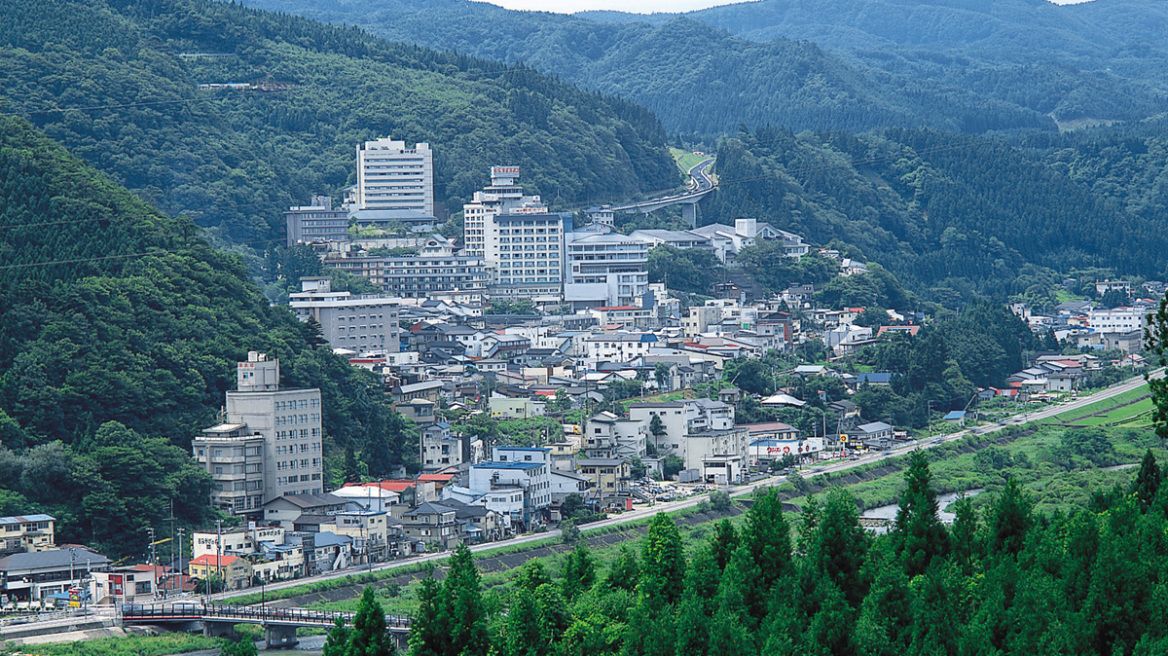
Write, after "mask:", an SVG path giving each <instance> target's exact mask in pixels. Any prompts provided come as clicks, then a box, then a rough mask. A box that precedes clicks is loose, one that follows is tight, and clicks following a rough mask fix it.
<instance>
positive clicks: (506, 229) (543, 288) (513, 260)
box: [462, 166, 572, 303]
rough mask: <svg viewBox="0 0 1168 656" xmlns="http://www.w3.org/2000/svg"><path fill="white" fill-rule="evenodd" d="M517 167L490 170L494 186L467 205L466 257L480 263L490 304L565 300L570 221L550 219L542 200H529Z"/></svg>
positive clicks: (564, 217) (554, 216)
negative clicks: (566, 242)
mask: <svg viewBox="0 0 1168 656" xmlns="http://www.w3.org/2000/svg"><path fill="white" fill-rule="evenodd" d="M518 178H519V167H517V166H496V167H492V168H491V186H489V187H487V188H486V189H483V190H482V191H477V192H475V195H474V199H473V200H472V201H471V202H470V203H467V204H465V205H463V207H462V209H463V222H464V228H463V230H464V232H463V242H464V244H465V249H464V251H463V254H464V255H467V256H471V257H481V258H482V259H483V262H484V263H485V264H486V266H487V268H488V271H489V274H488V276H489V281H490V285H489V287H488V295H489V296H490V297H491V298H492V299H500V300H507V299H521V298H526V299H531V300H534V301H536V302H537V303H558V302H559V301H560V300H561V299H562V298H563V282H564V238H565V234H566V233H568V232H571V230H572V215H571V214H560V213H551V212H548V210H547V205H545V204H544V203H543V202H542V201H541V200H540V198H539V196H525V195H524V194H523V188H522V187H520V186H519V185H518V183H517V180H518Z"/></svg>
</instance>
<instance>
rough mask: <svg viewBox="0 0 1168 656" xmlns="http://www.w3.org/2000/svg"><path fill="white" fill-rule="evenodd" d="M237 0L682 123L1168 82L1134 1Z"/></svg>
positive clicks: (1149, 13)
mask: <svg viewBox="0 0 1168 656" xmlns="http://www.w3.org/2000/svg"><path fill="white" fill-rule="evenodd" d="M1119 3H1120V0H1116V2H1110V3H1108V2H1104V3H1099V2H1098V1H1097V2H1094V3H1086V4H1091V5H1095V4H1104V5H1109V6H1113V5H1116V4H1119ZM246 4H249V5H251V6H255V7H261V8H264V9H270V10H276V11H287V12H291V13H295V14H298V15H302V16H309V17H312V18H316V19H318V20H323V21H326V22H333V23H339V24H357V25H360V26H362V27H364V28H366V29H368V30H370V31H372V32H374V33H377V34H381V35H384V36H386V37H388V38H390V39H394V40H400V41H405V42H409V43H417V44H420V45H425V46H429V47H435V48H440V49H448V50H454V51H457V52H462V53H466V54H470V55H475V56H479V57H485V58H489V59H493V60H496V61H504V62H513V63H523V64H527V65H530V66H533V67H535V68H538V69H540V70H543V71H547V72H550V73H553V74H555V75H557V76H558V77H560V78H562V79H565V80H568V81H570V82H573V83H575V84H578V85H580V86H582V87H584V88H587V89H595V90H598V91H601V92H603V93H611V94H616V95H619V96H621V97H624V98H628V99H630V100H633V101H635V102H638V103H640V104H643V105H645V106H646V107H649V108H650V109H652V110H653V111H655V112H657V114H658V115H659V116H660V117H661V120H662V122H663V123H664V124H665V126H666V128H667V129H668V130H670V132H679V133H681V134H685V135H702V136H705V137H709V136H717V135H721V134H726V133H729V132H732V131H733V130H734V129H736V128H737V127H738V125H739V123H745V124H746V125H747V126H749V127H751V128H754V127H758V126H762V125H768V124H769V125H777V126H783V127H788V128H791V129H794V130H796V131H798V130H805V129H811V130H815V129H823V130H847V131H864V130H868V129H873V128H881V127H892V126H899V127H933V128H937V129H943V130H951V131H963V132H974V133H984V132H991V131H993V132H1002V131H1016V130H1035V129H1038V130H1051V129H1053V128H1054V126H1055V122H1056V121H1057V122H1059V123H1060V124H1064V125H1065V124H1073V122H1074V121H1083V120H1131V119H1140V118H1144V117H1147V116H1150V115H1154V114H1156V113H1158V112H1160V111H1162V107H1163V101H1164V99H1165V98H1166V97H1168V93H1166V91H1168V84H1166V83H1168V80H1165V79H1163V78H1159V77H1157V76H1158V75H1159V72H1160V71H1161V70H1162V69H1163V64H1164V62H1165V61H1168V57H1166V53H1168V50H1165V48H1164V46H1163V45H1162V44H1160V43H1159V42H1160V41H1162V39H1161V38H1160V36H1161V35H1162V34H1163V33H1164V30H1165V29H1168V27H1164V25H1165V24H1166V21H1165V16H1166V13H1165V11H1164V10H1163V8H1162V7H1161V6H1159V5H1158V4H1157V3H1154V2H1148V1H1142V2H1141V1H1139V0H1133V1H1132V2H1129V3H1126V4H1124V5H1123V7H1122V10H1119V11H1106V10H1098V11H1095V12H1094V13H1092V14H1091V16H1090V17H1087V16H1086V15H1085V13H1084V12H1078V14H1076V12H1077V11H1078V10H1073V9H1070V8H1060V7H1055V6H1053V5H1049V4H1048V3H1045V2H1032V1H1030V0H1009V1H1006V2H992V3H973V2H970V3H953V2H930V1H928V0H912V1H908V2H898V1H895V0H884V1H881V2H853V1H851V0H837V1H832V2H823V3H820V2H789V1H787V0H773V1H772V0H767V1H763V2H746V3H740V4H735V5H730V6H726V7H717V8H714V9H710V10H706V11H698V12H691V13H688V14H681V15H678V14H654V15H652V16H646V15H641V14H628V15H618V14H613V13H607V14H591V13H585V14H581V15H577V16H563V15H558V14H552V13H544V12H519V11H507V10H504V9H501V8H499V7H496V6H493V5H491V4H489V3H485V2H462V1H459V0H425V1H418V0H375V1H373V2H367V1H358V0H246ZM1117 9H1119V8H1118V7H1117ZM1136 16H1144V17H1147V18H1148V21H1147V23H1146V24H1134V23H1137V22H1138V21H1136V20H1134V18H1135V17H1136ZM1157 28H1159V29H1158V30H1157Z"/></svg>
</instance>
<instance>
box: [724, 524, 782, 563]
mask: <svg viewBox="0 0 1168 656" xmlns="http://www.w3.org/2000/svg"><path fill="white" fill-rule="evenodd" d="M788 546H789V545H788ZM710 549H711V550H712V551H713V556H714V561H715V562H717V564H718V569H719V570H724V569H726V565H729V564H730V557H731V556H733V555H734V551H735V550H737V549H738V532H737V531H735V530H734V524H733V523H731V522H730V520H729V519H723V520H722V521H720V522H718V525H717V527H716V528H715V529H714V537H713V538H711V539H710Z"/></svg>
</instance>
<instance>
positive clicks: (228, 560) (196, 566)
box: [188, 554, 252, 590]
mask: <svg viewBox="0 0 1168 656" xmlns="http://www.w3.org/2000/svg"><path fill="white" fill-rule="evenodd" d="M188 566H189V567H190V573H191V576H192V577H193V578H196V579H200V580H203V581H209V580H219V581H222V583H223V588H224V589H225V590H242V589H244V588H246V587H249V586H250V585H251V580H252V569H251V563H249V562H248V561H247V560H246V559H244V558H243V557H242V556H213V555H211V554H204V555H202V556H199V557H198V558H193V559H191V561H190V562H189V563H188Z"/></svg>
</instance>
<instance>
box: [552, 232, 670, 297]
mask: <svg viewBox="0 0 1168 656" xmlns="http://www.w3.org/2000/svg"><path fill="white" fill-rule="evenodd" d="M652 245H653V244H652V243H651V242H650V241H649V240H647V239H640V238H637V237H629V236H625V235H621V234H617V233H607V234H603V233H595V232H569V233H568V234H567V267H566V268H567V278H566V279H565V281H564V302H565V303H568V304H571V305H572V307H573V309H580V308H586V307H604V306H630V305H631V306H641V305H642V302H643V300H644V298H645V294H646V293H647V292H648V291H649V270H648V268H647V267H648V262H649V249H650V248H651V247H652Z"/></svg>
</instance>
